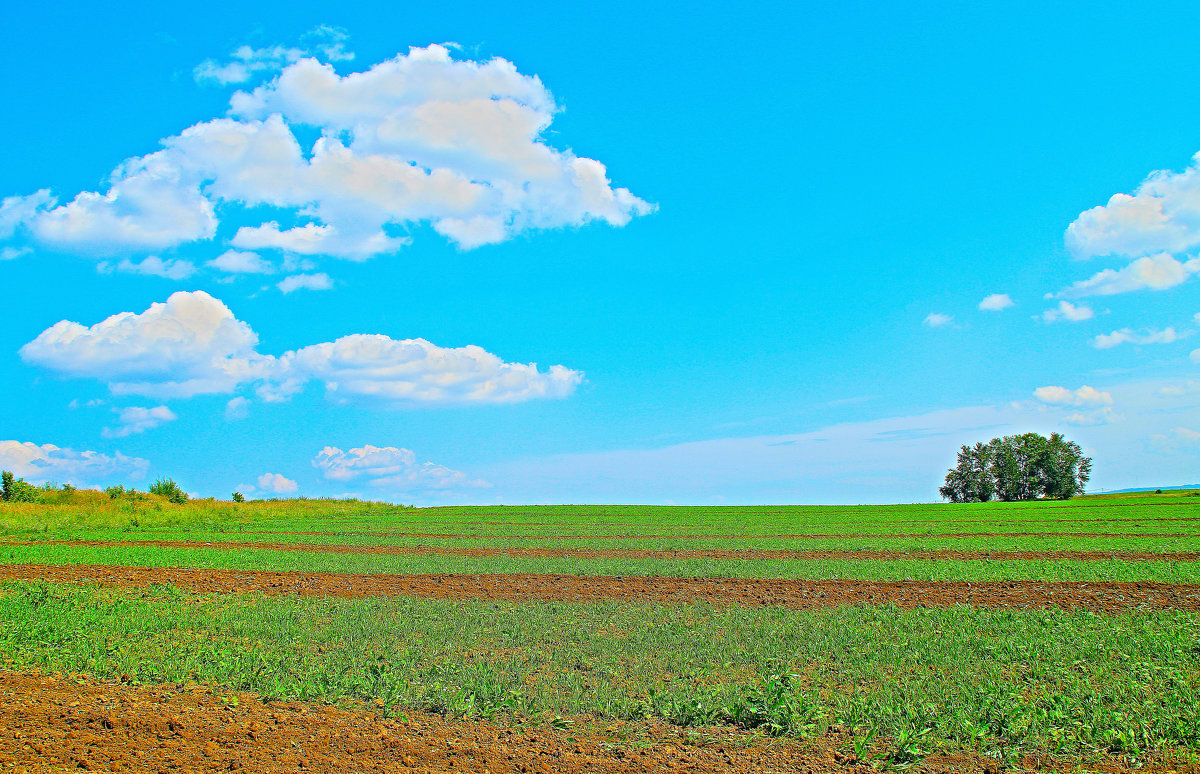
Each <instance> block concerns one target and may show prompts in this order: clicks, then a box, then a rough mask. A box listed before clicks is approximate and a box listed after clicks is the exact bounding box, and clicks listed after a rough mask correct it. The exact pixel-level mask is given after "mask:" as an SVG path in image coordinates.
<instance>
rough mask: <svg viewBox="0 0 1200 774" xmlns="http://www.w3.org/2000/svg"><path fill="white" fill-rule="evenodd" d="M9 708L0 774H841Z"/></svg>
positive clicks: (229, 717)
mask: <svg viewBox="0 0 1200 774" xmlns="http://www.w3.org/2000/svg"><path fill="white" fill-rule="evenodd" d="M0 694H2V695H3V696H4V701H3V702H0V770H2V771H8V772H21V771H25V772H28V773H29V774H33V772H45V771H68V770H70V771H75V770H90V771H111V772H116V771H135V772H159V771H164V772H165V771H181V772H183V771H186V772H217V771H221V772H228V771H246V772H262V773H263V774H277V773H279V774H281V773H282V772H288V774H292V773H294V772H297V771H306V772H331V773H333V772H338V773H340V772H346V771H354V772H376V773H383V772H389V773H390V772H416V771H422V772H459V771H476V772H481V771H485V770H487V771H492V772H517V771H522V772H563V773H564V774H576V773H581V772H599V773H600V774H607V773H615V772H643V771H652V770H656V769H661V768H684V769H687V770H691V771H695V772H718V771H719V772H735V773H737V772H747V773H748V772H767V771H797V772H813V774H816V773H818V772H834V771H839V770H844V769H843V768H842V767H841V766H840V765H839V764H838V763H836V762H835V760H834V758H833V756H834V754H835V753H834V751H833V750H830V749H825V750H820V749H819V748H817V749H813V748H814V746H813V745H809V746H808V748H807V749H805V748H802V747H801V745H799V744H797V743H794V742H793V743H778V742H775V743H771V742H766V741H762V740H754V739H752V738H750V737H749V736H748V735H746V734H741V735H736V737H735V735H733V734H732V733H731V732H728V731H724V732H722V731H719V730H718V731H716V732H715V734H716V739H717V740H718V741H715V742H714V743H711V744H709V745H705V746H684V745H681V744H679V741H678V733H676V732H672V731H671V730H670V729H667V728H665V727H662V728H659V729H657V731H658V733H657V737H658V738H657V739H654V735H653V732H652V734H651V740H652V741H651V743H650V744H649V745H646V746H643V745H636V746H635V745H628V746H627V745H621V744H619V742H618V744H617V745H614V744H612V743H611V742H610V740H608V739H606V738H604V737H602V736H598V735H596V734H595V733H581V732H580V731H577V730H571V731H560V730H557V729H553V728H541V727H532V726H504V725H501V724H498V723H490V722H478V721H470V722H468V721H453V720H446V719H444V718H441V717H439V716H436V715H426V714H423V713H413V712H406V713H405V716H404V719H385V718H380V717H378V716H376V715H374V714H372V713H369V712H365V711H355V710H347V709H339V708H335V707H326V706H310V705H305V704H300V703H280V702H271V703H266V702H262V701H260V700H258V699H256V698H255V697H253V696H249V695H246V694H227V693H226V694H220V695H218V694H216V693H214V692H213V691H212V690H210V689H206V688H203V687H196V688H190V689H185V688H182V687H175V686H157V687H143V686H132V685H122V684H111V683H97V682H93V681H89V680H83V679H70V678H64V677H52V676H45V675H28V674H13V673H0ZM231 696H236V698H237V701H236V703H235V702H233V701H230V697H231ZM722 736H723V737H725V743H724V744H722V743H721V741H719V740H720V737H722ZM672 741H674V742H675V744H670V742H672ZM655 742H657V743H655ZM730 742H732V744H730ZM742 745H745V747H744V749H740V747H741V746H742ZM962 760H963V759H961V758H960V759H957V760H955V761H954V762H955V763H956V764H957V763H960V762H962ZM983 763H984V759H980V762H979V764H977V765H976V767H975V768H974V770H976V771H982V770H983V769H982V765H983ZM865 770H866V771H869V770H870V769H869V768H865ZM941 770H943V771H947V770H950V769H946V768H943V769H941Z"/></svg>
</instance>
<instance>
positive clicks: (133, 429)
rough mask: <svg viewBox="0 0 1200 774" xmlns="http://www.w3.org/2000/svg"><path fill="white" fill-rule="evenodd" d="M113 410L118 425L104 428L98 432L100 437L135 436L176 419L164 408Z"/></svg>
mask: <svg viewBox="0 0 1200 774" xmlns="http://www.w3.org/2000/svg"><path fill="white" fill-rule="evenodd" d="M113 410H114V411H116V412H117V422H118V424H117V426H116V427H106V428H104V429H102V430H101V431H100V435H102V436H104V437H105V438H124V437H125V436H127V435H137V434H138V433H144V432H146V431H147V430H153V429H154V428H156V427H158V426H160V425H164V424H166V423H167V422H174V421H175V420H176V419H178V417H177V416H175V412H174V411H171V409H169V408H167V407H166V406H155V407H154V408H145V407H144V406H126V407H125V408H121V409H113Z"/></svg>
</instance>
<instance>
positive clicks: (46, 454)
mask: <svg viewBox="0 0 1200 774" xmlns="http://www.w3.org/2000/svg"><path fill="white" fill-rule="evenodd" d="M0 468H3V469H4V470H11V471H12V472H13V473H14V474H15V475H16V476H17V477H19V478H24V479H27V480H29V481H31V482H33V483H39V484H40V483H43V482H46V481H57V482H59V483H67V484H74V485H76V486H84V485H88V484H95V483H103V482H106V481H108V480H110V479H113V478H130V479H139V478H142V477H143V476H145V475H146V471H147V470H149V468H150V462H149V461H148V460H144V459H141V458H140V457H126V456H125V455H124V454H121V453H120V452H117V453H116V454H114V455H112V456H109V455H106V454H101V453H100V452H94V451H76V450H74V449H64V448H60V447H58V446H55V445H54V444H50V443H47V444H42V445H40V446H39V445H38V444H36V443H31V442H28V441H27V442H24V443H22V442H20V441H0Z"/></svg>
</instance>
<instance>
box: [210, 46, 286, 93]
mask: <svg viewBox="0 0 1200 774" xmlns="http://www.w3.org/2000/svg"><path fill="white" fill-rule="evenodd" d="M306 53H307V52H305V51H304V50H303V49H299V48H287V47H284V46H268V47H265V48H251V47H250V46H238V48H237V49H236V50H235V51H234V52H233V53H232V54H230V55H229V56H230V59H229V61H228V62H226V63H224V64H221V63H219V62H217V61H216V60H215V59H205V60H204V61H203V62H201V63H200V64H198V65H196V67H195V68H194V69H193V70H192V75H193V76H194V77H195V79H196V82H197V83H215V84H217V85H219V86H227V85H229V84H231V83H245V82H246V81H248V80H250V79H251V78H252V77H254V75H255V74H257V73H264V72H279V71H280V70H282V69H283V68H284V66H285V65H289V64H291V63H292V62H295V61H296V60H297V59H299V58H300V57H302V56H304V55H305V54H306Z"/></svg>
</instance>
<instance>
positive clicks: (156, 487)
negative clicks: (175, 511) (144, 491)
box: [150, 478, 188, 505]
mask: <svg viewBox="0 0 1200 774" xmlns="http://www.w3.org/2000/svg"><path fill="white" fill-rule="evenodd" d="M150 494H152V495H158V496H159V497H164V498H166V500H167V502H171V503H175V504H176V505H183V504H184V503H186V502H187V501H188V496H187V492H185V491H183V490H182V489H181V488H180V487H179V484H176V483H175V480H174V479H171V478H160V479H158V480H157V481H155V482H154V483H153V484H151V485H150Z"/></svg>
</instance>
